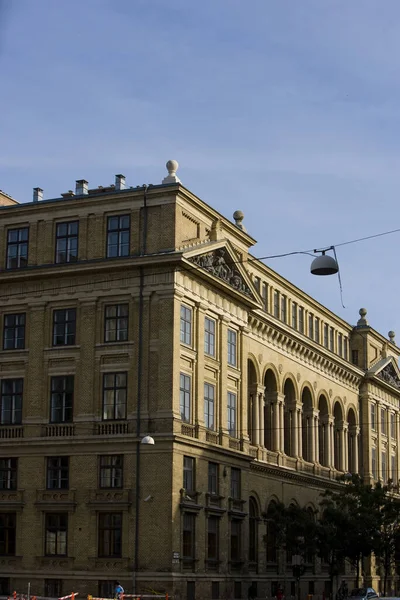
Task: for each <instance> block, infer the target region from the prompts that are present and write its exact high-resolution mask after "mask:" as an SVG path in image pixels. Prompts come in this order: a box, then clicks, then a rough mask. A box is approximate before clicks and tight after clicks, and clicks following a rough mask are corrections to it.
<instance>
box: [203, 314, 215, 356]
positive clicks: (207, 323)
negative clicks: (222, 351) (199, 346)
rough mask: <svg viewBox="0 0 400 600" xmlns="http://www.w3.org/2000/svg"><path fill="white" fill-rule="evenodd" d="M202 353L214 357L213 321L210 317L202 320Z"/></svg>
mask: <svg viewBox="0 0 400 600" xmlns="http://www.w3.org/2000/svg"><path fill="white" fill-rule="evenodd" d="M204 352H205V354H208V355H209V356H215V321H214V319H210V317H206V318H205V319H204Z"/></svg>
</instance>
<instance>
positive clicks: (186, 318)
mask: <svg viewBox="0 0 400 600" xmlns="http://www.w3.org/2000/svg"><path fill="white" fill-rule="evenodd" d="M192 315H193V312H192V309H191V308H190V307H189V306H186V305H185V304H181V342H182V344H186V345H187V346H190V345H191V343H192Z"/></svg>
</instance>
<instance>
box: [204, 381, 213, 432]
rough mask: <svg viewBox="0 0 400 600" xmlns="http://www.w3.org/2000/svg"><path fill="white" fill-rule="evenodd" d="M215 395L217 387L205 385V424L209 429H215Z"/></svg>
mask: <svg viewBox="0 0 400 600" xmlns="http://www.w3.org/2000/svg"><path fill="white" fill-rule="evenodd" d="M214 393H215V387H214V386H213V385H210V384H209V383H205V384H204V422H205V426H206V427H207V429H214V428H215V422H214Z"/></svg>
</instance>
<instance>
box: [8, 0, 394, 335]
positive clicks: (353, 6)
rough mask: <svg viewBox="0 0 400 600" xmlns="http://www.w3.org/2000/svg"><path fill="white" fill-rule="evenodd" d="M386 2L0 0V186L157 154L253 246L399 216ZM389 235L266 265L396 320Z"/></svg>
mask: <svg viewBox="0 0 400 600" xmlns="http://www.w3.org/2000/svg"><path fill="white" fill-rule="evenodd" d="M399 23H400V3H399V2H398V0H385V2H382V1H381V0H353V1H352V2H349V1H348V0H301V1H300V0H250V1H249V2H244V1H243V0H202V1H201V2H190V1H188V0H80V1H79V2H78V1H77V0H68V2H55V1H54V0H35V2H32V0H18V2H17V1H16V0H0V81H1V93H0V189H2V190H4V191H6V192H7V193H9V194H11V195H12V196H14V197H15V198H16V199H18V200H19V201H22V202H24V201H30V200H31V197H32V188H33V187H36V186H39V187H42V188H44V194H45V197H46V198H52V197H58V196H59V195H60V193H61V192H64V191H67V190H68V189H72V188H73V187H74V182H75V180H76V179H81V178H85V179H87V180H88V181H89V184H90V186H91V187H96V186H98V185H108V184H110V183H112V182H113V178H114V174H115V173H124V174H125V175H126V176H127V183H128V184H129V185H134V186H136V185H142V184H144V183H153V184H155V183H160V182H161V179H162V178H163V177H164V175H165V166H164V165H165V162H166V160H168V159H169V158H175V159H177V160H178V161H179V163H180V169H179V172H178V175H179V176H180V178H181V180H182V183H183V184H184V185H186V187H188V188H189V189H190V190H192V191H193V192H194V193H196V194H197V195H198V196H200V197H201V198H202V199H203V200H205V201H206V202H208V203H209V204H211V205H212V206H213V207H215V208H216V209H217V210H219V211H220V212H221V213H223V214H224V215H225V216H227V217H228V218H231V217H232V213H233V212H234V210H236V209H242V210H243V211H244V213H245V221H244V223H245V225H246V227H247V229H248V231H249V233H250V234H251V235H252V236H253V237H255V238H256V239H257V240H258V243H257V245H256V247H255V248H254V249H253V253H254V254H255V255H256V256H265V255H271V254H278V253H282V252H289V251H292V250H303V249H308V248H313V247H322V246H328V245H331V244H338V243H340V242H343V241H346V240H350V239H353V238H359V237H362V236H366V235H371V234H374V233H378V232H381V231H385V230H389V229H394V228H396V227H400V209H399V205H400V158H399V156H400V155H399V150H400V109H399V106H400V77H399V70H400V36H399V28H400V25H399ZM399 241H400V234H394V235H391V236H387V237H383V238H379V239H377V240H371V241H368V242H362V243H359V244H355V245H350V246H344V247H343V248H338V257H339V262H340V266H341V271H342V280H343V289H344V304H345V306H346V308H345V309H344V308H342V307H341V303H340V295H339V287H338V282H337V278H335V277H328V278H324V277H322V278H317V277H313V276H311V275H310V273H309V257H306V256H295V257H289V258H282V259H277V260H273V261H272V260H271V261H268V264H269V265H270V266H272V267H273V268H274V269H276V270H277V271H279V272H280V273H281V274H282V275H284V276H285V277H287V278H288V279H290V280H292V281H293V282H294V283H295V284H296V285H298V286H299V287H301V288H302V289H304V290H305V291H306V292H308V293H310V294H312V295H314V296H315V297H316V298H317V300H319V301H320V302H322V303H323V304H325V305H327V306H328V307H329V308H330V309H332V310H333V311H335V312H337V313H338V314H340V315H341V316H342V317H343V318H345V319H346V320H347V321H349V322H350V323H355V322H356V321H357V318H358V309H359V308H360V307H361V306H365V307H366V308H367V309H368V318H369V322H370V324H371V325H372V326H373V327H375V328H377V329H379V330H380V331H381V332H382V333H383V334H384V335H386V334H387V332H388V331H389V329H394V330H395V331H396V330H397V331H398V340H397V341H398V343H399V344H400V315H399V307H398V304H399V302H398V297H399V295H400V281H399V277H398V275H397V267H398V258H397V248H398V246H399Z"/></svg>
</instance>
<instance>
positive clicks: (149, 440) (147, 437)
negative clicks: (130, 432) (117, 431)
mask: <svg viewBox="0 0 400 600" xmlns="http://www.w3.org/2000/svg"><path fill="white" fill-rule="evenodd" d="M140 443H141V444H154V438H152V437H151V435H145V436H144V438H142V441H141V442H140Z"/></svg>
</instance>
